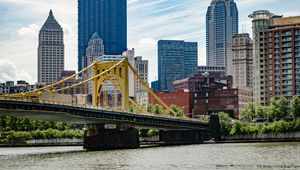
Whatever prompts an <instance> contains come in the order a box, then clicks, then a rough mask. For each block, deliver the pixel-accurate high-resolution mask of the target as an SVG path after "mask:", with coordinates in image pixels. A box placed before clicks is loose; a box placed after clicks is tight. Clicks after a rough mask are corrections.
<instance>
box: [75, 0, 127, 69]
mask: <svg viewBox="0 0 300 170" xmlns="http://www.w3.org/2000/svg"><path fill="white" fill-rule="evenodd" d="M95 32H97V33H98V34H99V35H100V37H101V38H102V39H103V44H104V53H105V54H107V55H120V54H122V52H123V51H126V50H127V0H78V70H81V69H82V68H83V64H84V63H83V60H82V58H83V57H85V56H86V53H85V50H86V48H87V46H88V41H89V39H90V37H91V36H92V35H93V34H94V33H95Z"/></svg>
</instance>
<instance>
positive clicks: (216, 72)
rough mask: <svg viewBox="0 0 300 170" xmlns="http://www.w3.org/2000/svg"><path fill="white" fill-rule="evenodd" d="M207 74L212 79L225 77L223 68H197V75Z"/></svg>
mask: <svg viewBox="0 0 300 170" xmlns="http://www.w3.org/2000/svg"><path fill="white" fill-rule="evenodd" d="M204 73H205V74H206V73H208V74H209V75H211V76H213V77H226V68H225V66H198V75H203V74H204Z"/></svg>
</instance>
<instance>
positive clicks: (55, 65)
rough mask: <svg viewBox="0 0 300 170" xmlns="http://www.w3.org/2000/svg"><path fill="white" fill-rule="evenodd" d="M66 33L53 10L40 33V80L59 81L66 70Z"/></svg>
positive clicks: (43, 82)
mask: <svg viewBox="0 0 300 170" xmlns="http://www.w3.org/2000/svg"><path fill="white" fill-rule="evenodd" d="M64 50H65V46H64V33H63V29H62V27H61V26H60V25H59V23H58V22H57V21H56V20H55V18H54V16H53V13H52V10H50V12H49V16H48V18H47V20H46V22H45V23H44V25H43V27H42V28H41V30H40V33H39V47H38V82H39V83H42V84H49V83H53V82H55V81H57V79H58V78H59V77H60V74H61V72H62V71H63V70H64Z"/></svg>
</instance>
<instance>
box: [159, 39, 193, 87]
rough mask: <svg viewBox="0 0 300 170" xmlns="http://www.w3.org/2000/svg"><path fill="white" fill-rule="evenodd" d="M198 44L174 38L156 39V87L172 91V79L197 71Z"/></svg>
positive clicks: (178, 78)
mask: <svg viewBox="0 0 300 170" xmlns="http://www.w3.org/2000/svg"><path fill="white" fill-rule="evenodd" d="M197 65H198V44H197V43H196V42H184V41H176V40H160V41H158V88H159V90H160V91H173V81H175V80H180V79H183V78H186V77H189V76H192V75H194V74H196V73H197Z"/></svg>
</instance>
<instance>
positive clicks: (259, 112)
mask: <svg viewBox="0 0 300 170" xmlns="http://www.w3.org/2000/svg"><path fill="white" fill-rule="evenodd" d="M267 117H268V115H267V111H266V107H264V106H262V105H261V104H260V103H257V104H256V105H255V118H267Z"/></svg>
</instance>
